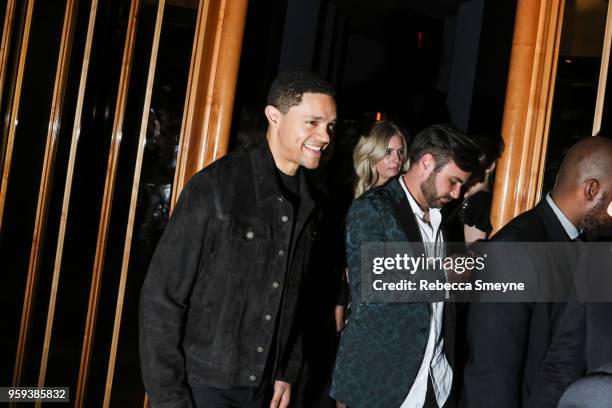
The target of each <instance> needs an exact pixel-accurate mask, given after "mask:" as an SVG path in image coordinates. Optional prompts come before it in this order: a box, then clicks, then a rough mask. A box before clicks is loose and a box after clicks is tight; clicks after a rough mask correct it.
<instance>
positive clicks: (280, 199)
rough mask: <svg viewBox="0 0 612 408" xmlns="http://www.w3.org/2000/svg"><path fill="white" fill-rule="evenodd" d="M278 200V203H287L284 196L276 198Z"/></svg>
mask: <svg viewBox="0 0 612 408" xmlns="http://www.w3.org/2000/svg"><path fill="white" fill-rule="evenodd" d="M276 199H277V200H278V201H280V202H281V203H284V202H285V197H283V196H278V197H276Z"/></svg>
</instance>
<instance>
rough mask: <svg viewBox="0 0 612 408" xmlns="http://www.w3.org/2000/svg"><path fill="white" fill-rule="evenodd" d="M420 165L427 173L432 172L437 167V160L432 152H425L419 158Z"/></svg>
mask: <svg viewBox="0 0 612 408" xmlns="http://www.w3.org/2000/svg"><path fill="white" fill-rule="evenodd" d="M419 165H420V166H421V169H422V170H423V171H424V172H426V173H431V172H432V171H433V169H434V168H435V167H436V160H435V159H434V157H433V155H432V154H431V153H425V154H424V155H423V156H422V157H421V158H420V159H419Z"/></svg>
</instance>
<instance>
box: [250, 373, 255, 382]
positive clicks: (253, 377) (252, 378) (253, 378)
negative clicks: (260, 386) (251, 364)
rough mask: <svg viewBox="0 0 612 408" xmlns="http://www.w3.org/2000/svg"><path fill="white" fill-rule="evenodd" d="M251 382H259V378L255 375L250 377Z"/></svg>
mask: <svg viewBox="0 0 612 408" xmlns="http://www.w3.org/2000/svg"><path fill="white" fill-rule="evenodd" d="M249 381H257V376H255V375H254V374H251V375H249Z"/></svg>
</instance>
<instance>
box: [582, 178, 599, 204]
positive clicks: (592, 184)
mask: <svg viewBox="0 0 612 408" xmlns="http://www.w3.org/2000/svg"><path fill="white" fill-rule="evenodd" d="M597 194H599V181H597V180H595V179H590V180H587V182H586V183H584V197H585V198H586V200H587V201H594V200H595V197H597Z"/></svg>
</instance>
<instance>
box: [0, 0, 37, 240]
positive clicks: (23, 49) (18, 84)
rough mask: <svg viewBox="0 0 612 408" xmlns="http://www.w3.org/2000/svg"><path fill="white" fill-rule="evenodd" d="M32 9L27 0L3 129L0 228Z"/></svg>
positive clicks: (17, 116) (32, 1)
mask: <svg viewBox="0 0 612 408" xmlns="http://www.w3.org/2000/svg"><path fill="white" fill-rule="evenodd" d="M33 10H34V0H28V5H27V11H26V18H25V25H24V29H23V37H22V39H21V50H20V52H19V66H18V68H17V77H16V79H15V93H14V94H13V101H12V104H11V107H10V118H9V121H8V129H5V132H7V134H6V148H5V150H4V166H3V169H2V180H1V181H0V230H1V229H2V225H3V223H2V220H3V218H4V217H3V216H4V205H5V203H6V187H7V185H8V179H9V173H10V171H11V162H12V158H13V147H14V144H15V131H16V130H17V121H18V118H19V102H20V101H21V86H22V85H23V72H24V71H25V62H26V57H27V55H28V43H29V41H30V28H31V26H32V13H33Z"/></svg>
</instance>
